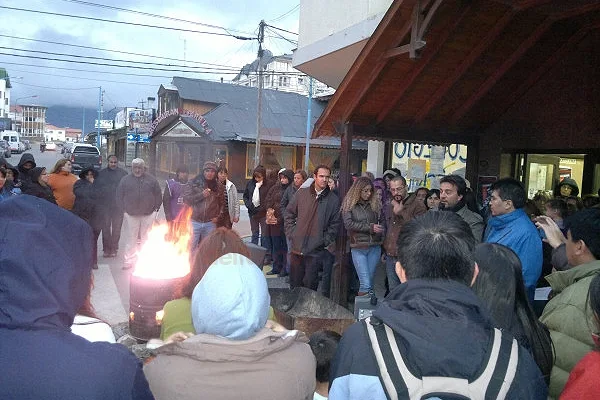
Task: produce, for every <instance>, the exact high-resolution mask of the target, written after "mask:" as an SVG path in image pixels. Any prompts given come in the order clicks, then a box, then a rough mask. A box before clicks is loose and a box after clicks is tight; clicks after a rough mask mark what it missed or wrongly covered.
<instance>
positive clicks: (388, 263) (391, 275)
mask: <svg viewBox="0 0 600 400" xmlns="http://www.w3.org/2000/svg"><path fill="white" fill-rule="evenodd" d="M396 261H398V257H393V256H387V255H386V258H385V275H386V276H387V279H388V286H389V290H390V292H391V291H392V290H393V289H394V288H395V287H396V286H398V285H399V284H400V278H398V274H396Z"/></svg>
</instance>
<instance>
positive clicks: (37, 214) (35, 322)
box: [0, 195, 93, 331]
mask: <svg viewBox="0 0 600 400" xmlns="http://www.w3.org/2000/svg"><path fill="white" fill-rule="evenodd" d="M66 226H68V227H69V228H68V229H65V227H66ZM0 235H1V237H2V238H3V239H2V246H1V247H0V268H1V269H2V273H1V274H0V327H7V328H11V329H34V330H35V329H60V330H66V331H68V330H69V329H70V326H71V325H72V323H73V318H74V317H75V314H76V312H77V310H78V309H79V307H80V306H81V305H82V304H83V300H84V298H85V296H86V295H87V293H88V292H89V290H90V277H91V269H92V264H93V261H92V242H93V236H92V231H91V229H90V227H89V226H88V224H87V223H86V222H85V221H83V220H81V219H80V218H79V217H77V216H76V215H74V214H72V213H70V212H68V211H66V210H64V209H62V208H60V207H57V206H56V205H54V204H51V203H49V202H48V201H46V200H43V199H39V198H36V197H33V196H26V195H23V196H14V197H13V198H11V199H10V200H6V201H3V202H1V203H0ZM31 243H35V246H37V250H36V251H30V250H31Z"/></svg>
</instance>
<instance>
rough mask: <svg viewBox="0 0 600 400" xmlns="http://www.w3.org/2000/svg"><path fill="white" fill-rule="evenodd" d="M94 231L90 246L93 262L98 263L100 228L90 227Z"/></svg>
mask: <svg viewBox="0 0 600 400" xmlns="http://www.w3.org/2000/svg"><path fill="white" fill-rule="evenodd" d="M92 231H93V232H94V244H93V246H92V249H93V253H92V254H93V256H94V264H98V237H99V236H100V229H97V228H92Z"/></svg>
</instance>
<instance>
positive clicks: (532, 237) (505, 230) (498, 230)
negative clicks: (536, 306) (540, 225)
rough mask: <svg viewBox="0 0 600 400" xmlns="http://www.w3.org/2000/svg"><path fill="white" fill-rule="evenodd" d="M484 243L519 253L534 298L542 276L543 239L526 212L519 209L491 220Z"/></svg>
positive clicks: (529, 291)
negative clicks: (500, 245) (502, 246)
mask: <svg viewBox="0 0 600 400" xmlns="http://www.w3.org/2000/svg"><path fill="white" fill-rule="evenodd" d="M484 241H485V242H487V243H499V244H502V245H504V246H506V247H509V248H510V249H512V250H513V251H514V252H515V253H517V256H519V260H521V265H522V269H523V280H524V282H525V288H526V289H527V290H528V294H529V296H530V297H532V296H531V294H532V291H533V290H535V286H536V284H537V281H538V279H539V278H540V275H541V274H542V263H543V254H542V239H540V236H539V234H538V231H537V229H536V227H535V225H534V224H533V223H532V222H531V220H530V219H529V217H528V216H527V214H526V213H525V211H524V210H523V209H522V208H517V209H516V210H514V211H513V212H510V213H508V214H504V215H498V216H496V217H492V218H490V220H489V221H488V226H487V229H486V231H485V240H484ZM532 300H533V298H532Z"/></svg>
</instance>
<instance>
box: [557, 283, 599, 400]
mask: <svg viewBox="0 0 600 400" xmlns="http://www.w3.org/2000/svg"><path fill="white" fill-rule="evenodd" d="M587 304H588V306H589V308H590V311H591V312H592V321H590V324H591V325H592V326H593V327H592V329H591V331H592V332H600V275H596V276H595V277H594V279H592V282H591V283H590V290H589V292H588V299H587ZM586 308H587V307H586ZM592 339H593V340H594V345H595V347H594V350H592V351H590V352H589V353H588V354H587V355H586V356H585V357H583V358H582V359H581V360H580V361H579V362H578V363H577V365H575V368H573V369H572V370H571V374H570V375H569V380H568V381H567V384H566V385H565V388H564V389H563V391H562V393H561V395H560V399H561V400H585V399H597V398H598V394H600V379H598V377H599V376H600V335H599V334H598V333H592Z"/></svg>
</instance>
